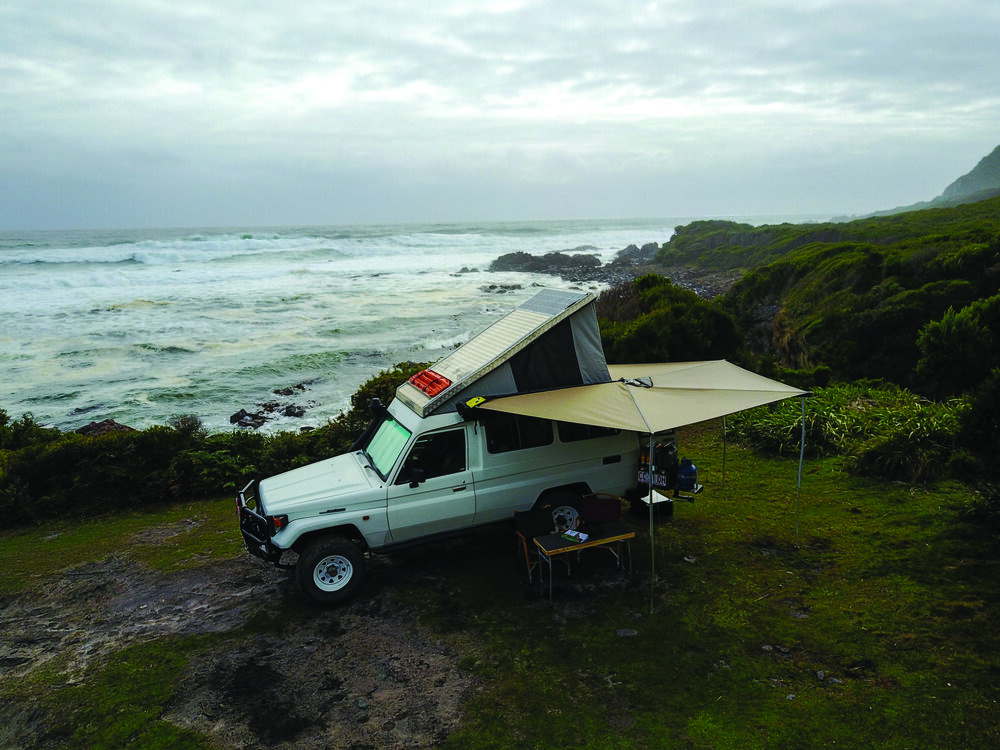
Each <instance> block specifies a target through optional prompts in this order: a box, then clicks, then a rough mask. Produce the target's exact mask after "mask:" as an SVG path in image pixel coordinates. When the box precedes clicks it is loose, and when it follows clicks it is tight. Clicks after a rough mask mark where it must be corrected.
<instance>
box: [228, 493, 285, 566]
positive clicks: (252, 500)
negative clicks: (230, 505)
mask: <svg viewBox="0 0 1000 750" xmlns="http://www.w3.org/2000/svg"><path fill="white" fill-rule="evenodd" d="M262 510H263V509H262V508H261V505H260V499H259V498H258V497H257V481H256V480H254V481H252V482H250V483H249V484H247V486H246V487H244V488H243V489H242V490H240V491H239V492H238V493H237V495H236V513H237V515H238V516H239V519H240V534H241V535H242V536H243V546H244V547H245V548H246V551H247V552H249V553H250V554H251V555H253V556H254V557H259V558H260V559H261V560H264V561H265V562H270V563H275V564H277V562H278V561H279V560H280V559H281V555H282V552H283V550H281V549H280V548H278V547H275V546H274V545H273V544H272V543H271V531H272V529H273V528H274V526H273V525H272V524H271V522H270V520H269V519H268V518H267V517H266V516H265V515H264V514H263V513H262V512H261V511H262Z"/></svg>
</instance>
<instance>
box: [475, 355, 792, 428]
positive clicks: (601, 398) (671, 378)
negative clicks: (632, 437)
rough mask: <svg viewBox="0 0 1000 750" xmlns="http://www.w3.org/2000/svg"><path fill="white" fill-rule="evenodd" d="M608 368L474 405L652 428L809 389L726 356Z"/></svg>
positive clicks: (722, 413) (567, 419) (560, 418)
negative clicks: (564, 384) (606, 376)
mask: <svg viewBox="0 0 1000 750" xmlns="http://www.w3.org/2000/svg"><path fill="white" fill-rule="evenodd" d="M608 370H609V371H610V373H611V377H612V381H611V382H609V383H597V384H594V385H584V386H577V387H575V388H561V389H559V390H553V391H544V392H541V393H527V394H521V395H517V396H504V397H500V398H494V399H490V400H488V401H486V402H485V403H483V404H480V405H479V407H478V408H480V409H489V410H492V411H500V412H507V413H509V414H524V415H526V416H532V417H541V418H543V419H555V420H558V421H561V422H576V423H579V424H592V425H600V426H602V427H615V428H618V429H623V430H633V431H635V432H643V433H656V432H662V431H664V430H670V429H674V428H677V427H681V426H683V425H687V424H694V423H696V422H704V421H706V420H709V419H714V418H716V417H722V416H725V415H728V414H734V413H736V412H740V411H744V410H746V409H752V408H753V407H755V406H763V405H764V404H770V403H772V402H775V401H782V400H784V399H786V398H793V397H796V396H805V395H808V394H807V392H806V391H802V390H799V389H798V388H793V387H791V386H788V385H785V384H784V383H779V382H778V381H776V380H770V379H769V378H765V377H762V376H760V375H756V374H754V373H752V372H749V371H747V370H744V369H742V368H741V367H737V366H736V365H734V364H730V363H729V362H726V361H725V360H715V361H709V362H668V363H664V364H640V365H609V366H608Z"/></svg>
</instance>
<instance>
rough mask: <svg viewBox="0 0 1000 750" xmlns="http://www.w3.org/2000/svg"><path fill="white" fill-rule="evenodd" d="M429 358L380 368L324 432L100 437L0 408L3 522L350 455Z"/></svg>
mask: <svg viewBox="0 0 1000 750" xmlns="http://www.w3.org/2000/svg"><path fill="white" fill-rule="evenodd" d="M424 366H425V365H420V364H415V363H412V362H411V363H405V364H400V365H397V366H396V367H394V368H391V369H390V370H387V371H385V372H383V373H380V374H378V375H376V376H375V377H373V378H372V379H371V380H369V381H368V382H367V383H365V384H364V385H363V386H362V387H361V388H360V389H359V390H358V391H357V392H356V393H355V394H354V395H353V396H352V398H351V409H350V410H349V411H347V412H346V413H344V414H342V415H340V417H338V418H337V419H335V420H332V421H330V422H329V423H327V424H326V425H324V426H322V427H320V428H319V429H316V430H312V431H309V432H302V433H291V432H286V433H279V434H276V435H263V434H259V433H255V432H249V431H246V430H239V429H237V430H233V431H232V432H226V433H219V434H214V435H212V434H208V433H206V432H205V431H204V430H203V429H202V428H201V424H200V422H199V420H198V419H197V418H195V417H181V418H178V419H177V420H174V423H173V425H171V426H169V427H167V426H154V427H150V428H148V429H145V430H139V431H132V432H113V433H109V434H106V435H101V436H97V437H84V436H82V435H77V434H76V433H72V432H71V433H60V432H59V431H58V430H53V429H46V428H42V427H40V426H38V425H37V424H36V423H35V422H34V420H33V419H32V417H31V415H30V414H26V415H24V416H23V417H22V418H21V419H17V420H13V421H11V420H10V418H9V417H8V415H7V413H6V412H4V411H3V410H2V409H0V529H2V528H11V527H15V526H19V525H23V524H25V523H40V522H43V521H48V520H51V519H56V518H84V517H92V516H94V515H99V514H103V513H110V512H113V511H115V512H117V511H123V510H136V509H143V508H149V507H154V506H156V505H163V504H168V503H175V502H178V501H183V500H187V499H191V498H199V497H211V496H215V495H219V494H220V493H224V492H225V493H229V494H234V493H235V491H236V490H238V489H239V488H241V487H243V486H244V485H245V484H246V483H247V482H249V481H250V480H252V479H254V478H255V477H257V476H269V475H272V474H277V473H279V472H281V471H286V470H288V469H292V468H295V467H297V466H304V465H305V464H308V463H312V462H313V461H317V460H319V459H321V458H324V457H327V456H332V455H336V454H338V453H342V452H344V451H345V450H346V449H347V448H349V447H350V445H351V443H352V442H353V441H354V439H355V438H356V437H357V436H358V435H359V434H361V431H362V430H363V429H364V426H365V425H366V424H367V422H368V421H369V419H370V415H369V412H368V404H369V403H370V401H371V399H372V398H380V399H381V400H382V401H383V403H388V402H389V401H390V400H391V399H392V397H393V394H394V392H395V388H396V385H397V384H398V383H399V382H401V381H402V380H405V379H406V378H408V377H409V376H410V375H412V374H413V373H414V372H418V371H419V370H420V369H422V368H423V367H424Z"/></svg>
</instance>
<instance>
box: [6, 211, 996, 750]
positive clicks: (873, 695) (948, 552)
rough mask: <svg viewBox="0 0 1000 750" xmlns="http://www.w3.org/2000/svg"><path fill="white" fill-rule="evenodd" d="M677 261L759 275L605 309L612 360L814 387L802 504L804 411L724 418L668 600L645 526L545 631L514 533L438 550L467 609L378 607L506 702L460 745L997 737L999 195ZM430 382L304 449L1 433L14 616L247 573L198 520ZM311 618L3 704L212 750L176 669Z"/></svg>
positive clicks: (58, 730) (242, 440)
mask: <svg viewBox="0 0 1000 750" xmlns="http://www.w3.org/2000/svg"><path fill="white" fill-rule="evenodd" d="M660 257H661V260H662V261H663V262H664V263H666V264H668V265H675V266H676V265H698V266H700V267H701V268H703V269H705V270H731V269H742V270H744V271H745V275H744V277H743V279H742V281H740V282H739V283H737V284H736V285H735V286H734V287H733V288H732V289H731V290H730V292H728V293H727V294H726V295H725V296H724V297H722V298H720V299H719V300H717V301H715V302H711V303H710V302H706V301H704V300H701V299H699V298H698V297H697V296H696V295H694V294H692V293H690V292H687V291H685V290H683V289H681V288H679V287H677V286H675V285H674V284H672V283H671V282H669V281H668V280H666V279H664V278H662V277H659V276H656V275H651V276H646V277H643V278H641V279H638V280H636V281H635V282H633V283H631V284H626V285H622V286H620V287H616V288H615V289H612V290H609V291H608V292H606V293H605V294H604V295H602V297H601V299H600V300H599V303H598V316H599V319H600V321H601V329H602V339H603V343H604V346H605V351H606V353H607V356H608V359H609V361H612V362H614V361H618V362H623V361H629V362H643V361H645V362H651V361H664V360H693V359H714V358H727V359H730V360H731V361H736V362H738V363H740V364H743V365H744V366H750V367H754V368H755V369H758V370H759V371H761V372H763V373H764V374H767V375H770V376H773V377H777V378H779V379H782V380H786V381H787V382H792V383H794V384H796V385H798V386H800V387H803V388H810V389H813V391H814V393H813V395H812V396H811V397H810V398H808V399H806V400H805V409H806V413H805V429H806V447H807V450H808V453H809V456H808V460H807V463H806V473H805V477H804V481H803V491H802V493H801V495H800V494H799V493H798V492H797V491H796V488H795V481H796V471H797V468H798V462H797V458H798V456H797V452H798V448H799V436H800V431H801V429H802V413H801V405H800V403H799V402H798V401H793V402H789V403H784V404H779V405H776V406H773V407H765V408H761V409H758V410H754V411H752V412H747V413H745V414H741V415H738V416H736V417H733V418H730V419H728V420H727V422H726V427H727V431H726V434H727V437H728V438H729V440H728V443H727V444H726V445H725V448H724V447H723V442H722V440H721V439H720V437H721V428H722V425H721V423H719V424H712V425H708V426H704V425H703V426H700V427H699V428H689V429H686V430H683V431H682V433H681V445H682V452H683V453H684V454H685V455H688V456H691V457H693V458H695V459H696V461H697V464H698V467H699V472H700V477H701V479H702V480H703V481H704V482H705V484H706V486H707V490H706V492H705V493H704V494H703V495H700V496H699V497H698V500H697V501H696V502H695V503H694V504H691V505H688V504H678V505H677V507H676V511H675V513H674V516H673V518H672V519H671V520H670V521H669V522H666V523H661V524H660V525H659V526H657V528H656V531H655V538H654V541H655V546H656V561H657V565H656V574H655V578H654V579H653V580H652V581H651V580H650V576H649V568H650V565H651V561H650V557H649V542H650V540H649V539H648V538H642V537H644V535H645V531H644V527H643V525H642V524H640V525H639V526H638V527H637V528H638V533H639V535H640V538H639V539H637V541H636V543H635V545H634V552H635V568H636V577H635V581H634V584H633V585H632V586H627V587H624V588H620V589H619V588H608V587H606V586H605V587H599V586H595V587H594V588H593V589H592V590H593V591H596V592H597V593H593V594H591V595H587V596H582V597H581V596H579V595H578V594H576V593H575V592H576V589H575V587H564V588H563V589H562V590H560V589H559V587H558V579H557V602H556V605H555V606H554V607H551V608H550V607H549V606H548V604H547V602H544V601H542V600H541V599H540V597H539V596H538V594H537V589H535V588H534V587H526V585H525V584H524V583H523V581H522V580H521V579H520V578H519V577H518V574H517V572H516V571H515V569H514V568H513V563H512V556H511V555H510V554H508V553H509V547H508V542H509V541H510V540H509V537H508V536H503V535H502V534H504V533H506V532H497V536H496V537H495V538H492V540H491V541H490V540H488V541H487V542H486V543H482V541H481V540H478V541H477V542H475V543H470V544H469V545H468V546H466V547H464V548H463V550H462V552H461V555H460V557H461V559H462V561H463V564H462V565H454V564H453V561H454V553H453V551H452V550H447V551H445V552H444V553H440V556H441V557H442V558H444V559H445V560H447V564H446V565H445V570H446V575H447V578H448V585H447V586H440V587H435V586H429V585H427V582H426V580H424V579H422V578H419V577H417V578H410V579H405V580H403V581H399V582H390V583H388V584H387V585H385V586H384V587H383V589H382V590H381V591H380V592H379V593H378V594H377V596H381V597H389V598H390V599H392V600H393V603H394V604H398V605H399V606H403V607H407V608H409V609H410V610H412V611H413V612H415V613H416V616H417V617H418V619H419V622H420V624H421V625H422V626H423V627H424V628H427V629H429V630H431V631H432V632H435V633H437V634H439V635H441V636H442V637H445V636H447V637H449V638H451V639H452V641H453V642H454V643H458V644H460V651H461V658H460V660H459V662H458V664H459V667H458V668H459V669H460V670H464V671H467V672H470V673H473V674H476V675H478V676H479V677H480V678H481V679H482V681H483V684H484V686H485V687H484V690H483V691H482V692H480V693H478V694H477V695H476V697H475V698H473V699H472V701H471V702H470V703H469V704H468V705H467V706H466V718H465V722H464V724H463V727H462V729H461V730H460V731H459V732H458V733H456V734H455V735H453V736H452V737H450V738H449V740H448V743H447V745H448V746H449V747H455V748H458V747H461V748H476V747H481V748H486V747H508V746H511V745H512V744H513V745H514V746H517V747H539V748H542V747H552V748H555V747H565V746H568V745H572V746H580V747H595V748H597V747H599V748H619V747H620V748H630V747H664V748H670V747H713V748H754V747H816V746H823V747H826V746H832V745H834V744H837V745H852V746H860V747H887V748H897V747H898V748H903V747H926V748H954V747H983V746H994V745H998V744H1000V729H998V727H1000V709H998V707H997V703H996V695H997V694H998V691H1000V660H998V657H997V654H998V653H1000V577H998V576H997V575H996V566H997V564H998V559H1000V557H998V552H1000V534H998V529H1000V464H998V462H997V461H996V455H997V454H998V453H1000V353H998V347H997V342H998V341H1000V199H993V200H987V201H983V202H981V203H978V204H973V205H969V206H961V207H956V208H951V209H936V210H932V211H920V212H914V213H910V214H900V215H894V216H888V217H880V218H873V219H865V220H861V221H857V222H850V223H846V224H824V225H814V226H792V225H782V226H780V227H773V226H772V227H751V226H749V225H737V224H733V223H731V222H696V223H694V224H691V225H688V226H686V227H681V228H679V230H678V234H677V236H676V237H675V238H674V240H672V241H671V242H670V243H668V245H667V246H665V247H664V249H663V251H662V253H661V256H660ZM422 367H423V365H416V364H412V363H407V364H405V365H399V366H397V367H396V368H393V369H392V370H390V371H387V372H384V373H380V374H379V375H378V376H376V377H375V378H373V379H372V380H371V381H369V382H368V383H366V384H365V385H364V386H363V387H362V389H361V390H359V392H358V393H357V394H356V395H355V396H354V398H353V399H352V408H351V410H350V411H349V412H347V413H345V414H344V415H341V416H340V417H339V418H338V419H336V420H333V421H331V422H330V423H329V424H327V425H324V426H323V427H322V428H319V429H316V430H313V431H311V432H306V433H298V434H296V433H285V434H279V435H273V436H266V435H260V434H256V433H251V432H246V431H242V430H235V431H233V432H231V433H224V434H216V435H210V434H207V433H206V432H205V431H204V430H203V429H202V428H201V425H200V423H199V421H198V420H197V418H194V417H184V418H180V419H178V420H175V421H174V422H173V423H172V424H171V425H170V426H159V427H153V428H149V429H147V430H142V431H138V432H130V433H113V434H110V435H106V436H103V437H97V438H85V437H82V436H80V435H76V434H73V433H69V434H64V433H60V432H59V431H57V430H52V429H47V428H45V427H43V426H40V425H38V424H37V423H36V422H35V421H34V420H33V419H32V417H31V415H30V414H27V415H22V417H21V418H20V419H13V420H12V419H11V418H10V417H9V416H8V415H7V414H6V413H5V412H3V411H2V410H0V511H2V513H3V516H2V518H3V520H2V521H0V528H5V529H7V531H5V532H4V534H3V535H0V556H2V558H3V560H4V566H3V568H2V570H0V597H4V598H5V599H7V598H10V597H18V596H30V595H31V594H32V592H33V591H36V590H38V589H39V588H40V587H44V586H47V585H49V584H50V583H51V582H52V581H53V580H55V577H56V576H58V575H61V574H62V573H63V572H64V571H66V570H67V569H72V568H74V567H75V566H82V565H86V564H88V563H95V562H99V561H102V560H106V559H108V558H109V556H112V555H126V556H128V558H129V559H130V560H131V561H134V562H135V563H137V564H139V565H141V566H144V567H145V568H149V569H154V570H157V571H160V572H162V573H164V574H170V573H172V572H174V571H182V570H197V569H200V568H202V567H206V566H212V565H216V564H218V563H220V562H221V561H225V560H228V559H229V558H232V557H236V556H239V555H242V554H244V553H243V552H242V550H241V548H240V542H239V536H238V533H237V530H236V528H235V522H234V520H233V519H234V515H233V513H232V503H231V501H230V500H228V499H226V500H205V501H195V498H204V497H213V496H218V495H222V494H225V495H227V496H230V495H231V494H232V492H233V491H234V490H235V489H237V488H238V487H240V486H241V485H242V484H243V483H246V482H247V481H249V480H250V479H251V478H253V477H254V476H257V475H267V474H272V473H276V472H278V471H281V470H284V469H287V468H292V467H295V466H299V465H302V464H305V463H309V462H311V461H314V460H316V459H318V458H320V457H322V456H326V455H331V454H334V453H338V452H341V451H343V450H344V449H346V448H347V447H348V446H349V445H350V443H351V441H352V440H353V438H354V437H355V436H356V435H357V434H359V433H360V431H361V430H362V429H363V427H364V424H365V423H366V422H367V421H368V413H367V404H368V402H369V400H370V399H371V398H372V397H379V398H381V399H382V400H383V401H384V402H388V401H389V400H391V397H392V393H393V390H394V389H395V386H396V384H397V383H398V382H400V381H401V380H403V379H404V378H405V377H408V376H409V375H410V374H412V373H413V372H416V371H417V370H419V369H421V368H422ZM734 443H735V444H734ZM43 524H44V525H43ZM164 528H166V529H169V530H170V532H171V533H169V534H165V535H163V534H155V533H150V530H151V529H159V530H162V529H164ZM433 549H434V548H433V547H432V548H431V551H429V552H413V553H411V554H413V555H414V558H413V563H414V565H415V566H417V567H419V565H420V564H428V561H431V560H433V559H434V554H435V553H434V551H433ZM588 571H589V572H588ZM579 575H580V576H583V577H584V580H585V582H586V580H587V579H586V577H587V576H588V575H594V576H595V580H604V579H605V578H606V575H607V570H606V568H602V567H601V566H600V565H599V564H597V565H594V566H593V567H591V566H590V564H589V563H587V564H585V565H583V566H581V570H580V573H579ZM567 588H570V589H572V590H570V591H567V590H566V589H567ZM651 596H652V603H653V607H652V609H653V612H652V614H651V613H650V597H651ZM275 606H281V605H278V604H275ZM306 617H307V615H306V614H305V613H303V612H302V611H300V610H298V609H296V608H294V607H292V608H288V609H286V610H283V612H282V614H281V615H280V616H270V615H267V614H264V615H260V614H259V615H256V616H254V617H252V618H251V621H250V624H248V625H247V626H246V627H245V628H240V629H237V630H234V631H230V632H223V633H216V634H213V635H210V636H200V637H189V638H176V637H172V638H160V639H155V640H153V641H151V642H148V643H143V644H141V645H135V646H130V647H128V648H127V649H124V650H122V651H120V652H118V653H117V654H114V658H108V659H103V660H96V661H94V662H93V663H92V664H91V665H90V666H89V667H88V668H87V669H86V671H85V673H83V674H81V675H79V676H78V679H77V678H76V677H75V678H74V679H73V680H72V681H67V678H66V674H67V671H68V670H69V669H70V660H71V657H70V656H69V655H57V656H56V657H55V658H53V659H52V660H51V661H49V662H47V663H46V664H45V665H43V666H41V667H40V668H38V669H37V670H35V671H34V672H33V673H32V674H31V676H30V677H29V678H28V679H25V680H16V681H15V680H11V679H6V678H5V677H4V676H3V675H0V706H5V705H21V704H23V705H28V704H30V703H32V702H37V704H38V705H39V706H41V707H42V709H41V710H43V711H45V712H46V713H47V715H49V716H53V715H59V716H60V717H61V720H60V722H59V723H58V725H57V726H55V727H54V728H52V729H51V731H50V732H49V734H48V735H46V737H45V738H44V739H43V740H40V744H39V746H56V745H58V746H65V747H71V748H73V747H80V748H83V747H98V746H101V747H117V746H124V745H131V746H134V747H142V748H154V747H191V748H195V747H212V746H213V742H212V739H211V738H209V737H207V736H201V735H198V734H197V733H195V732H193V731H189V730H186V729H182V728H179V727H177V726H175V725H173V724H171V723H170V722H168V721H166V720H164V718H163V717H164V715H165V714H166V713H167V706H168V705H169V704H170V702H171V700H172V699H173V698H174V697H176V695H177V691H178V690H179V689H181V688H180V684H181V679H182V675H183V674H185V673H186V672H188V671H189V667H190V665H191V664H192V663H194V662H195V661H196V660H198V659H199V658H202V657H204V656H205V654H207V653H208V652H209V651H210V650H211V649H213V648H216V647H218V646H219V645H220V644H225V643H230V642H232V643H235V642H238V641H239V640H240V639H241V638H246V637H247V636H248V634H252V633H284V632H287V631H288V629H289V628H294V627H295V625H296V621H297V618H306ZM2 739H3V735H2V734H0V741H2ZM43 741H44V742H47V743H49V745H42V744H41V743H42V742H43Z"/></svg>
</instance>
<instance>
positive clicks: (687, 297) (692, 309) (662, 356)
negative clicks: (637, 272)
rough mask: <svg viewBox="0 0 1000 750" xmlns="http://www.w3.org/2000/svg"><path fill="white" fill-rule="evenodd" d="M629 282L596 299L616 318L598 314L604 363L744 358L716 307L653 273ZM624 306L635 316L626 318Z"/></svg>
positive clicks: (738, 339)
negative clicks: (627, 285)
mask: <svg viewBox="0 0 1000 750" xmlns="http://www.w3.org/2000/svg"><path fill="white" fill-rule="evenodd" d="M631 286H632V289H631V290H628V289H623V288H621V287H615V289H614V290H610V293H609V292H607V291H606V292H603V293H602V295H601V297H605V296H606V295H607V296H608V297H609V299H606V300H605V302H604V303H600V300H599V309H602V310H605V311H606V313H607V314H611V315H613V316H614V317H613V318H605V319H600V318H599V322H600V327H601V342H602V344H603V347H604V354H605V357H606V358H607V360H608V362H613V363H630V364H631V363H641V362H669V361H689V360H709V359H729V360H742V359H743V335H742V333H741V332H740V330H739V328H738V327H737V325H736V321H735V319H734V318H733V317H732V316H731V315H730V314H729V313H727V312H725V311H724V310H722V308H721V307H719V306H718V305H715V304H713V303H711V302H708V301H706V300H703V299H702V298H701V297H699V296H698V295H697V294H695V293H694V292H692V291H690V290H688V289H683V288H681V287H679V286H677V285H675V284H674V283H673V282H671V281H670V280H669V279H667V278H664V277H662V276H658V275H656V274H647V275H646V276H642V277H641V278H638V279H636V280H635V281H633V282H631ZM626 310H627V311H628V312H629V313H631V312H632V311H635V310H637V311H638V314H637V315H636V316H635V317H632V318H628V317H625V314H624V313H625V311H626Z"/></svg>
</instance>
